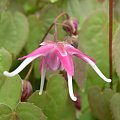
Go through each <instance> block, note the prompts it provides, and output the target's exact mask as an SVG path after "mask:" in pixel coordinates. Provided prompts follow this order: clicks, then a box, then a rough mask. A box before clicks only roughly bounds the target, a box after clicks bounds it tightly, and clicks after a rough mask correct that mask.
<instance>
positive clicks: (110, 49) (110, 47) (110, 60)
mask: <svg viewBox="0 0 120 120" xmlns="http://www.w3.org/2000/svg"><path fill="white" fill-rule="evenodd" d="M112 31H113V0H109V78H110V79H111V80H112V37H113V36H112ZM110 88H111V89H112V82H111V83H110Z"/></svg>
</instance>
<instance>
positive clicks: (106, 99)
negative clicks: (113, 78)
mask: <svg viewBox="0 0 120 120" xmlns="http://www.w3.org/2000/svg"><path fill="white" fill-rule="evenodd" d="M113 94H114V92H113V91H112V90H111V89H105V90H104V91H101V90H100V88H99V87H92V88H91V89H90V90H89V92H88V100H89V104H90V107H91V110H92V112H93V114H94V115H95V116H96V117H97V118H98V119H99V120H112V115H111V114H110V113H111V111H110V106H109V105H110V99H111V98H112V96H113Z"/></svg>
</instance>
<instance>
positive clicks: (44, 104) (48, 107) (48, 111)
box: [28, 91, 57, 120]
mask: <svg viewBox="0 0 120 120" xmlns="http://www.w3.org/2000/svg"><path fill="white" fill-rule="evenodd" d="M28 102H30V103H34V104H35V105H36V106H38V107H40V108H41V109H42V111H43V112H44V113H45V115H46V116H47V117H48V120H49V119H50V120H51V119H54V120H56V115H55V113H56V111H57V107H56V103H55V101H54V99H53V98H52V97H51V96H50V95H49V94H48V93H47V92H43V94H42V95H41V96H40V95H39V91H36V92H34V93H33V94H32V96H30V98H29V99H28Z"/></svg>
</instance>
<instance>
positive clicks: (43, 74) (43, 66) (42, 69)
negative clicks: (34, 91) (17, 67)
mask: <svg viewBox="0 0 120 120" xmlns="http://www.w3.org/2000/svg"><path fill="white" fill-rule="evenodd" d="M45 73H46V65H45V64H44V63H43V65H42V68H41V84H40V91H39V95H41V94H42V92H43V87H44V82H45Z"/></svg>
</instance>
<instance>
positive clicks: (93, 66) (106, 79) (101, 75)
mask: <svg viewBox="0 0 120 120" xmlns="http://www.w3.org/2000/svg"><path fill="white" fill-rule="evenodd" d="M85 59H86V61H87V63H88V64H89V65H90V66H91V67H92V68H93V69H94V70H95V72H96V73H97V74H98V75H99V76H100V77H101V78H102V79H103V80H104V81H106V82H111V79H108V78H106V77H105V76H104V75H103V74H102V72H101V71H100V70H99V68H98V67H97V66H96V64H95V63H94V62H93V61H91V60H90V59H89V58H85Z"/></svg>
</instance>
